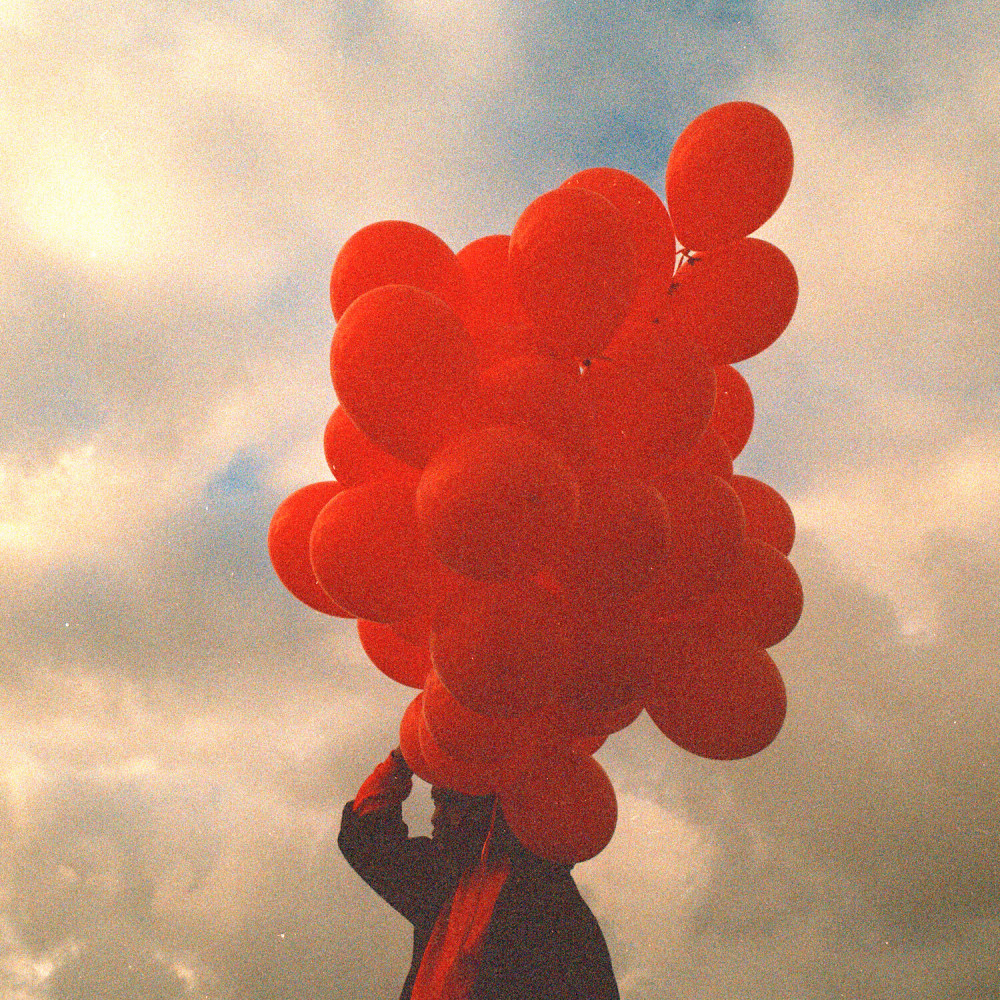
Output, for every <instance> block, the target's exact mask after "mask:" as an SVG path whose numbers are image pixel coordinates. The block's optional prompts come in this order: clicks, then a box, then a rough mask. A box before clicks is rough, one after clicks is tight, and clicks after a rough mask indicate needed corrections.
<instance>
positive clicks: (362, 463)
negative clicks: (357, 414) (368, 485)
mask: <svg viewBox="0 0 1000 1000" xmlns="http://www.w3.org/2000/svg"><path fill="white" fill-rule="evenodd" d="M323 454H324V455H325V456H326V464H327V465H328V466H329V467H330V471H331V472H332V473H333V475H334V478H336V480H337V482H338V483H341V484H342V485H343V486H358V485H360V484H361V483H364V482H367V481H368V480H369V479H401V478H402V479H405V478H406V477H407V476H411V477H413V479H414V484H415V483H416V476H417V472H416V470H415V469H414V468H412V467H411V466H409V465H404V464H403V463H402V462H401V461H400V460H399V459H398V458H393V456H392V455H390V454H389V453H388V452H387V451H383V450H382V449H381V448H378V447H376V446H375V445H374V444H372V442H371V441H369V440H368V438H366V437H365V436H364V434H362V433H361V431H359V430H358V429H357V427H355V426H354V423H353V422H352V420H351V418H350V417H349V416H348V415H347V411H346V410H345V409H344V408H343V407H342V406H338V407H337V408H336V409H335V410H334V411H333V413H332V414H331V415H330V419H329V420H328V421H327V422H326V429H325V430H324V432H323Z"/></svg>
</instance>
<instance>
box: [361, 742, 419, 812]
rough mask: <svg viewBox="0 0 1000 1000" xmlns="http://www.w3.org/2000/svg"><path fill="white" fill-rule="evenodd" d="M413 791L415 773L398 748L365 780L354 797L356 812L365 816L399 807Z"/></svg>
mask: <svg viewBox="0 0 1000 1000" xmlns="http://www.w3.org/2000/svg"><path fill="white" fill-rule="evenodd" d="M412 789H413V772H412V771H411V770H410V765H409V764H407V763H406V761H405V760H404V759H403V754H402V752H401V751H400V750H399V748H398V747H397V748H396V749H395V750H393V751H392V753H390V754H389V756H388V757H386V759H385V760H384V761H382V763H381V764H379V766H378V767H376V768H375V770H374V771H372V773H371V774H370V775H369V776H368V777H367V778H366V779H365V781H364V784H363V785H362V786H361V788H359V789H358V794H357V795H356V796H355V797H354V811H355V812H356V813H357V814H358V815H359V816H363V815H365V814H367V813H370V812H378V811H381V810H383V809H389V808H392V807H396V806H399V805H400V803H401V802H402V801H403V799H405V798H406V797H407V796H408V795H409V794H410V791H411V790H412Z"/></svg>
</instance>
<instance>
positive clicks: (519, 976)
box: [338, 802, 618, 1000]
mask: <svg viewBox="0 0 1000 1000" xmlns="http://www.w3.org/2000/svg"><path fill="white" fill-rule="evenodd" d="M504 826H505V824H504ZM407 833H408V831H407V827H406V824H405V823H404V822H403V819H402V815H401V812H400V811H399V810H386V811H383V812H377V813H370V814H369V815H367V816H358V815H356V814H355V812H354V809H353V803H351V802H349V803H348V804H347V805H346V806H345V808H344V813H343V817H342V819H341V826H340V836H339V838H338V844H339V845H340V849H341V851H342V852H343V854H344V857H345V858H347V861H348V863H349V864H350V865H351V867H352V868H353V869H354V870H355V871H356V872H357V873H358V874H359V875H360V876H361V877H362V878H363V879H364V880H365V881H366V882H367V883H368V884H369V885H370V886H371V887H372V888H373V889H374V890H375V891H376V892H377V893H378V894H379V895H380V896H381V897H382V898H383V899H384V900H385V901H386V902H387V903H388V904H389V905H390V906H392V907H393V909H395V910H397V911H398V912H399V913H401V914H402V915H403V916H404V917H405V918H406V919H407V920H409V921H410V923H411V924H413V961H412V962H411V965H410V971H409V974H408V975H407V977H406V982H405V984H404V986H403V992H402V995H401V997H400V1000H409V998H410V992H411V990H412V988H413V981H414V979H415V978H416V975H417V970H418V969H419V968H420V960H421V958H422V957H423V953H424V948H425V947H426V946H427V942H428V940H429V938H430V935H431V931H432V930H433V928H434V923H435V921H436V920H437V916H438V912H439V910H440V909H441V906H442V905H443V904H444V903H445V902H446V901H447V900H449V899H450V898H451V896H452V894H453V893H454V892H455V889H456V887H457V885H458V881H459V878H460V877H461V875H462V870H461V868H460V867H456V866H454V865H453V864H451V863H449V859H448V858H447V857H445V856H444V855H443V854H442V852H441V851H440V850H439V849H438V847H437V845H436V844H433V843H432V842H431V840H430V838H429V837H408V836H407ZM498 849H501V850H505V851H506V852H507V853H508V854H509V855H510V857H511V872H510V875H509V877H508V879H507V881H506V882H505V884H504V886H503V889H502V890H501V892H500V896H499V898H498V899H497V903H496V906H495V907H494V910H493V918H492V920H491V922H490V926H489V929H488V931H487V932H486V939H485V941H484V944H483V958H482V964H481V965H480V968H479V973H478V975H477V977H476V981H475V986H474V988H473V996H474V997H475V1000H618V987H617V985H616V983H615V977H614V972H613V970H612V968H611V958H610V956H609V955H608V948H607V945H606V943H605V941H604V935H603V934H602V933H601V929H600V927H599V926H598V923H597V920H596V919H595V917H594V915H593V913H591V911H590V907H588V906H587V904H586V903H585V902H584V900H583V897H582V896H581V895H580V892H579V890H578V889H577V887H576V883H575V882H574V881H573V876H572V875H571V874H570V870H569V867H568V866H566V865H557V864H553V863H552V862H549V861H543V860H542V859H541V858H537V857H535V856H534V855H532V854H530V853H528V852H527V851H526V850H525V849H524V848H523V847H521V845H520V844H518V843H517V841H516V840H514V838H513V836H512V835H507V836H505V837H503V838H502V839H501V842H500V844H499V845H498Z"/></svg>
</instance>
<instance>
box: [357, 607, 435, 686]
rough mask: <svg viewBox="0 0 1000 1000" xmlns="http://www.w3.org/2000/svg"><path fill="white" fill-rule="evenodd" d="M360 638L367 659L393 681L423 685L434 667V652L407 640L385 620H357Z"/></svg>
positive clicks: (410, 684)
mask: <svg viewBox="0 0 1000 1000" xmlns="http://www.w3.org/2000/svg"><path fill="white" fill-rule="evenodd" d="M358 638H359V639H360V640H361V647H362V649H364V651H365V653H366V654H367V655H368V659H369V660H371V661H372V663H374V664H375V666H376V667H378V669H379V670H380V671H382V673H383V674H385V676H386V677H388V678H389V679H390V680H394V681H397V682H398V683H400V684H405V685H406V686H407V687H414V688H422V687H423V686H424V683H425V681H426V679H427V673H428V671H429V670H430V669H431V654H430V650H429V649H428V648H427V646H426V645H424V646H416V645H414V644H413V643H409V642H405V641H404V640H403V639H400V638H399V636H398V635H397V634H396V633H395V632H394V631H393V629H392V627H391V626H389V625H385V624H383V623H382V622H370V621H367V620H366V619H363V618H362V619H360V620H359V621H358Z"/></svg>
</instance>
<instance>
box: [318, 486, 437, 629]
mask: <svg viewBox="0 0 1000 1000" xmlns="http://www.w3.org/2000/svg"><path fill="white" fill-rule="evenodd" d="M309 558H310V560H311V562H312V567H313V571H314V572H315V574H316V578H317V579H318V580H319V583H320V586H321V587H322V588H323V589H324V590H325V591H326V592H327V593H328V594H329V595H330V597H331V598H332V599H333V600H334V601H336V602H337V603H338V604H340V605H342V606H343V607H344V608H345V609H350V611H351V612H352V613H353V614H354V615H355V616H357V617H358V618H367V619H369V620H370V621H376V622H394V621H398V620H400V619H403V618H407V617H410V616H412V615H417V614H420V613H421V612H425V613H426V612H427V611H428V609H429V607H430V606H431V604H432V602H433V600H434V594H435V589H434V583H435V563H436V560H435V559H434V556H433V554H432V553H431V551H430V549H428V548H427V544H426V542H424V540H423V538H422V537H421V534H420V530H419V528H418V527H417V521H416V517H415V515H414V513H413V491H412V489H410V488H407V486H406V485H405V484H402V485H401V484H399V483H393V482H387V481H383V480H378V479H373V480H370V481H369V482H367V483H362V484H361V485H360V486H352V487H351V488H350V489H347V490H343V491H342V492H341V493H339V494H338V495H337V496H336V497H334V499H333V500H331V501H330V503H328V504H327V505H326V506H325V507H324V508H323V509H322V511H320V513H319V516H318V517H317V518H316V522H315V524H314V525H313V529H312V534H311V536H310V540H309Z"/></svg>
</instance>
